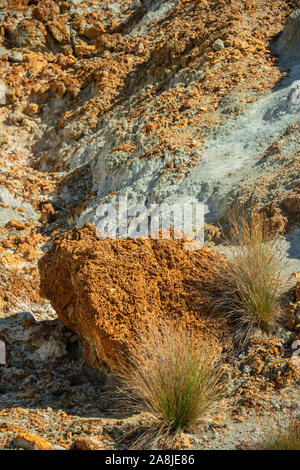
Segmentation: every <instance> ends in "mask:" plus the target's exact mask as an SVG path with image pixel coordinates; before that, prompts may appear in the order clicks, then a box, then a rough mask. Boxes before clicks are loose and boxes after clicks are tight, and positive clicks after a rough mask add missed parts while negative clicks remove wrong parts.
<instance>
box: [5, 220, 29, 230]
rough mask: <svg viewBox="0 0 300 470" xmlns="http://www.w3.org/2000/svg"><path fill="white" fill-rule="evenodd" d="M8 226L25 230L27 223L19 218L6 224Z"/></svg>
mask: <svg viewBox="0 0 300 470" xmlns="http://www.w3.org/2000/svg"><path fill="white" fill-rule="evenodd" d="M5 227H6V228H10V229H15V230H24V229H25V225H24V224H23V223H22V222H20V221H19V220H16V219H12V220H10V221H9V222H7V224H6V225H5Z"/></svg>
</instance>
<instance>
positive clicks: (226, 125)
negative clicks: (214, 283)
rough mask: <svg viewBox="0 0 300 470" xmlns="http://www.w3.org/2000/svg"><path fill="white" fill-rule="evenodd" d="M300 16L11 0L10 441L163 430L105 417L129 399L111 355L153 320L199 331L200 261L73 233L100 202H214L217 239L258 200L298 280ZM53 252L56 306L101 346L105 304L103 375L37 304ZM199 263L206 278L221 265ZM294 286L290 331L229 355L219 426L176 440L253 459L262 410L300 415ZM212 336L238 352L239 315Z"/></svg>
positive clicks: (1, 374) (3, 166)
mask: <svg viewBox="0 0 300 470" xmlns="http://www.w3.org/2000/svg"><path fill="white" fill-rule="evenodd" d="M298 8H300V3H299V1H297V0H290V1H289V0H286V1H283V0H272V1H270V0H268V1H267V0H228V1H227V0H203V1H199V0H169V1H168V0H166V1H163V0H153V1H151V0H141V1H140V0H116V1H115V2H111V1H109V0H101V1H100V0H92V1H89V0H88V1H84V2H83V1H80V0H57V1H53V0H43V1H42V0H40V1H39V0H24V1H23V0H0V157H1V160H0V268H1V269H0V318H2V319H1V320H0V339H2V340H4V341H5V342H6V344H7V347H8V362H7V366H4V367H3V366H0V406H1V410H0V446H2V447H5V448H11V447H13V448H16V447H22V445H23V446H25V444H24V440H25V441H26V442H27V444H26V445H27V446H29V448H30V446H31V447H34V446H35V445H36V446H43V445H46V446H47V445H50V447H51V446H53V445H55V446H62V447H64V448H69V446H70V445H75V444H74V442H75V441H76V440H77V444H76V446H77V447H78V448H84V446H90V448H91V447H93V446H94V447H98V448H115V447H120V448H122V446H123V447H126V445H129V440H128V442H127V441H126V439H125V441H123V442H121V444H120V442H119V439H120V438H122V437H124V435H127V432H128V431H132V430H134V429H135V428H136V427H137V424H140V423H142V424H145V423H147V422H148V421H147V420H148V419H149V418H148V417H147V416H146V417H144V416H142V415H141V416H128V415H126V413H124V412H119V411H110V409H114V407H115V399H116V398H117V397H115V390H114V388H113V384H111V382H110V380H108V382H106V385H105V377H104V376H105V374H104V372H103V373H102V372H101V371H100V372H99V358H100V362H101V359H103V357H106V356H107V353H108V350H109V349H110V346H111V345H110V341H113V342H115V343H114V344H117V349H118V348H120V349H122V347H121V346H122V345H124V342H125V343H126V341H129V340H130V338H131V339H132V338H133V337H134V334H133V333H132V331H134V329H132V327H133V325H134V324H135V323H136V318H137V319H138V321H139V322H141V324H142V323H143V321H144V320H145V316H147V312H145V310H147V311H148V310H149V316H151V315H152V314H153V313H154V314H155V315H156V314H157V312H158V311H159V312H160V315H163V314H164V315H167V316H170V317H172V315H173V314H174V315H175V317H176V316H181V317H183V318H185V319H186V320H187V319H188V320H189V321H191V322H192V323H193V324H194V323H195V321H196V320H195V318H196V319H197V315H198V314H199V311H200V310H199V308H198V306H196V307H195V305H196V304H195V305H193V304H192V301H191V300H190V297H189V295H190V293H189V291H188V290H186V289H187V287H186V286H185V285H184V284H182V282H183V278H184V277H185V275H186V272H187V271H189V272H190V271H191V270H193V269H194V264H193V263H194V261H193V256H192V254H189V255H188V254H182V252H181V249H182V247H181V245H180V243H179V244H178V245H177V244H176V243H175V241H172V243H171V244H170V246H169V245H167V246H168V247H167V248H165V249H163V248H161V247H160V246H159V245H158V248H157V247H156V243H152V242H151V243H150V242H145V241H138V242H136V243H137V246H138V249H137V253H139V256H140V257H144V258H143V259H144V260H145V261H144V262H146V261H147V263H146V265H145V266H143V261H142V259H140V261H137V260H138V259H139V256H137V255H135V251H134V250H131V248H130V241H122V242H120V243H118V241H114V242H111V241H102V242H101V241H98V240H96V239H95V235H94V232H93V229H92V228H91V226H90V225H86V226H85V227H84V228H82V229H81V228H78V226H79V227H81V226H82V225H83V223H85V222H89V223H92V224H95V225H96V224H97V221H98V218H97V217H98V216H97V208H98V207H99V205H100V204H103V203H108V202H112V203H116V202H117V201H118V197H119V196H127V198H128V200H130V202H131V203H132V204H135V203H144V204H146V205H147V206H148V205H150V204H151V203H170V204H173V203H175V202H204V203H205V208H206V222H207V224H210V225H209V227H208V229H207V232H209V233H211V234H212V238H213V234H214V233H215V230H216V229H214V228H213V225H211V224H214V223H217V222H218V221H219V220H220V219H221V220H223V221H225V222H226V221H227V218H228V215H229V214H230V213H231V212H234V211H235V210H240V209H243V210H246V211H247V210H248V209H250V210H251V209H252V208H253V207H254V206H257V207H258V209H259V210H262V211H263V212H264V214H265V216H266V217H267V219H268V223H269V225H270V227H271V228H272V229H274V228H275V229H280V231H281V232H283V233H284V234H285V236H286V238H285V240H283V242H282V243H283V246H284V248H285V250H286V255H287V259H288V261H289V262H290V268H289V269H288V270H287V272H288V274H291V273H292V272H295V271H299V269H300V268H299V258H300V252H299V236H300V235H299V216H300V198H299V195H300V184H299V161H300V160H299V152H300V148H299V142H300V119H299V112H300V100H299V93H300V92H299V80H300V65H299V61H300V56H299V50H300V49H299V46H300V38H299V24H300V10H298ZM282 31H283V33H282ZM70 229H72V230H71V231H70V232H69V233H67V234H64V233H65V232H66V231H68V230H70ZM53 239H54V240H55V241H54V245H52V251H51V250H50V253H51V254H50V255H49V257H50V258H49V259H50V260H51V263H50V261H49V266H48V268H47V269H49V271H48V272H47V269H46V266H47V263H46V261H45V258H43V260H44V261H42V268H40V269H42V276H43V285H44V291H43V292H42V293H43V295H46V296H47V298H48V299H50V300H51V303H52V305H53V306H54V307H55V309H56V310H57V312H58V313H59V316H60V318H61V319H62V320H63V321H64V323H65V324H66V325H67V326H68V327H69V328H71V329H73V330H74V331H75V332H76V333H78V334H79V336H81V339H82V338H83V339H84V341H85V342H86V344H87V343H88V341H89V339H90V338H86V337H85V336H86V335H87V332H86V331H85V327H84V326H85V323H86V322H85V320H84V315H87V314H88V312H90V311H91V309H93V308H94V309H95V312H96V313H95V315H94V316H92V321H91V325H92V326H91V332H92V331H94V328H93V321H94V320H95V318H96V317H97V315H100V316H99V318H101V319H102V321H103V324H101V321H100V323H99V322H98V323H97V328H98V327H99V331H100V336H101V335H103V337H102V342H101V344H100V345H99V350H98V353H97V354H98V356H97V354H96V356H97V360H95V359H91V358H90V361H89V364H90V365H93V360H94V362H95V364H96V366H95V364H94V366H95V367H96V369H97V368H98V371H97V372H95V371H93V370H92V369H89V367H88V366H86V365H85V363H84V361H83V359H82V351H81V348H82V347H81V345H80V341H79V338H78V337H77V335H75V334H73V332H72V331H71V330H69V329H67V328H65V327H64V326H63V325H62V323H60V321H59V320H58V319H56V312H55V311H54V310H53V309H52V307H51V306H50V303H48V301H46V300H45V299H44V298H41V296H40V291H39V284H40V274H39V272H38V269H37V262H38V260H39V259H40V258H41V257H42V255H43V253H44V252H48V251H49V249H50V246H51V242H52V240H53ZM114 243H116V246H115V247H114ZM122 243H123V244H122ZM152 245H153V246H152ZM53 246H54V247H57V250H58V251H57V253H56V252H55V250H54V252H53ZM155 247H156V248H155ZM160 250H161V251H160ZM53 253H54V254H53ZM78 256H80V257H82V263H81V264H80V266H81V271H80V272H79V271H78V269H79V265H78V258H77V257H78ZM195 256H196V257H197V255H195ZM201 256H202V258H201V262H203V263H204V259H205V260H206V261H205V262H206V263H207V264H206V265H205V266H206V268H205V269H208V270H209V262H210V263H213V262H214V261H213V260H214V259H218V260H219V258H214V257H215V256H217V255H216V254H214V255H213V254H209V255H208V260H210V261H209V262H207V259H206V258H205V256H204V255H201ZM210 256H211V257H212V258H210ZM120 260H121V262H122V263H123V264H122V266H123V268H122V269H123V270H124V272H123V276H124V282H123V283H122V282H121V283H120V281H119V278H118V263H120ZM43 263H44V264H43ZM164 263H165V264H164ZM181 264H182V265H183V266H181ZM200 264H201V263H200ZM200 268H201V269H202V268H203V267H202V265H201V266H200ZM197 269H198V268H197ZM201 269H200V271H199V269H198V271H197V270H196V272H197V273H198V274H199V272H201ZM99 270H100V271H99ZM172 270H173V271H172ZM103 272H105V273H106V274H105V275H104V274H103ZM99 273H100V274H99ZM154 273H155V274H154ZM76 276H78V277H76ZM80 276H81V277H80ZM69 278H70V279H72V282H70V285H68V284H67V282H64V281H66V280H67V279H69ZM99 279H101V289H102V290H101V292H102V294H101V296H100V295H99V292H98V291H97V282H98V281H99ZM149 279H151V282H152V284H150V285H148V284H147V283H148V281H149ZM47 283H48V284H47ZM294 284H295V281H294V280H292V283H291V284H290V285H291V291H290V294H289V301H290V305H289V307H288V317H289V323H288V325H285V326H284V327H282V328H281V329H280V331H279V333H278V335H277V336H276V335H275V336H272V337H271V338H268V339H266V338H263V339H262V338H254V339H253V342H252V343H251V344H250V345H249V348H248V350H247V351H246V352H243V353H242V354H241V355H240V356H238V357H237V356H236V357H234V358H232V357H231V356H230V354H229V356H230V357H228V358H226V360H224V368H225V369H226V370H227V373H228V383H229V391H228V395H227V397H226V399H225V402H224V406H223V408H222V410H221V412H220V414H219V415H218V416H215V417H214V418H213V419H212V421H211V422H209V423H208V424H207V425H206V428H205V433H203V431H201V432H200V431H199V432H198V433H197V432H196V433H195V434H194V435H189V436H188V437H187V436H186V435H183V436H181V437H180V438H179V441H178V442H177V443H175V444H174V446H175V447H176V446H177V447H178V448H182V447H187V448H189V447H193V448H207V447H208V448H236V446H242V447H243V446H244V448H249V447H251V446H252V445H253V436H252V434H253V429H255V430H256V431H255V433H256V434H255V433H254V434H255V437H256V436H257V433H258V431H257V417H258V416H259V415H261V416H263V419H265V418H266V420H267V421H268V419H269V418H270V416H274V415H275V417H276V418H278V419H281V418H282V416H286V415H287V414H289V413H291V414H292V415H295V416H299V379H297V377H298V375H297V374H298V373H299V371H297V370H296V368H295V367H294V365H293V362H292V361H291V356H292V354H293V350H292V344H293V341H295V340H297V338H298V339H299V331H300V330H299V324H300V323H299V321H300V320H299V304H297V301H298V302H299V300H300V297H299V292H298V294H297V295H298V297H299V298H298V297H297V296H296V292H295V288H294ZM45 286H47V289H46V287H45ZM78 286H79V287H80V286H81V287H80V289H79V287H78ZM151 286H152V287H151ZM81 289H82V290H81ZM151 289H153V290H154V291H155V295H153V296H151ZM165 290H166V291H167V294H164V291H165ZM46 291H47V292H46ZM56 291H57V294H59V296H60V297H59V298H58V297H57V295H56ZM144 291H145V292H146V291H147V295H146V297H145V298H144V297H143V295H142V294H143V292H144ZM171 292H172V295H171ZM71 294H72V295H71ZM70 295H71V297H72V299H73V300H74V302H73V300H72V301H70ZM103 295H104V298H105V299H106V300H105V302H104V301H103V298H102V296H103ZM165 295H166V297H164V296H165ZM168 296H170V298H171V299H172V301H170V300H168V299H169V297H168ZM152 297H153V298H152ZM132 298H134V301H133V300H132ZM145 299H146V300H147V301H146V300H145ZM122 302H125V304H124V305H122ZM186 302H187V303H186ZM73 304H74V305H73ZM118 306H119V308H120V312H121V314H118V311H117V310H118ZM191 306H192V307H191ZM127 307H128V308H127ZM190 307H191V308H190ZM103 308H104V309H105V312H106V313H105V315H106V314H107V317H106V316H105V315H104V316H103V317H102V316H101V315H102V313H101V312H102V310H101V309H103ZM68 309H69V310H70V311H69V310H68ZM72 309H73V310H72ZM176 309H177V310H178V311H177V310H176ZM197 309H198V310H197ZM74 311H75V316H74V318H75V320H74V319H73V320H70V318H71V317H72V315H73V313H74ZM72 312H73V313H72ZM99 312H100V313H99ZM112 312H113V318H114V320H113V322H114V324H113V325H111V324H110V319H111V315H112ZM128 312H130V314H129V313H128ZM174 312H175V313H174ZM197 312H198V313H197ZM201 312H202V313H204V317H205V313H207V312H206V311H204V312H203V310H201ZM297 312H298V313H297ZM202 313H201V315H202ZM297 315H298V316H297ZM122 316H123V319H124V318H126V321H125V323H123V322H122ZM69 317H70V318H69ZM68 318H69V320H68ZM172 318H173V317H172ZM72 321H76V322H77V324H74V325H72ZM202 321H203V323H202ZM80 322H82V323H80ZM80 324H82V325H83V328H82V327H81V326H79V325H80ZM99 325H100V326H99ZM201 325H202V326H201V328H203V331H204V332H206V334H207V335H209V336H210V337H213V338H214V339H215V341H216V342H217V343H218V346H220V345H221V349H222V348H223V350H224V351H225V352H226V351H227V352H228V343H230V332H229V330H228V328H227V324H226V322H225V323H224V322H223V320H222V321H221V322H219V320H218V321H217V320H216V321H215V319H209V320H208V319H207V320H206V321H205V320H203V319H202V316H201ZM135 326H136V325H135ZM101 328H102V329H101ZM221 330H222V331H221ZM203 331H202V332H203ZM91 332H90V334H92V333H91ZM103 332H104V333H103ZM118 332H119V333H118ZM118 334H119V336H118ZM116 335H117V336H118V337H116ZM131 335H133V336H131ZM104 337H105V338H104ZM103 338H104V339H103ZM128 338H129V339H128ZM95 341H96V340H95ZM97 341H98V338H97ZM105 344H106V347H107V348H108V350H107V351H104V352H103V351H102V349H101V348H103V345H104V346H105ZM120 345H121V346H120ZM87 349H88V348H87ZM118 350H119V349H118ZM99 351H100V352H99ZM101 351H102V352H101ZM93 354H94V352H93V351H90V354H89V356H91V355H92V356H93ZM101 354H102V356H103V357H101ZM114 354H115V353H114ZM86 356H88V355H87V351H86ZM108 357H109V358H110V359H109V360H111V357H110V354H108ZM109 360H107V361H106V362H107V363H109ZM103 362H104V363H105V360H104V361H103ZM107 363H106V365H107ZM297 380H298V382H297ZM103 392H105V393H103ZM87 397H88V398H87ZM24 431H26V432H30V433H32V434H37V435H38V436H40V437H43V438H46V439H47V440H48V441H49V442H48V444H47V443H46V444H45V443H43V442H42V443H41V442H39V440H38V439H37V442H35V443H32V442H31V441H30V439H31V440H32V439H34V438H32V437H30V436H29V437H28V436H27V437H26V436H25V437H24V435H23V434H22V433H24ZM79 437H80V438H82V439H83V438H84V439H83V441H82V440H81V441H80V439H78V438H79ZM85 439H86V441H85ZM93 439H94V441H93ZM95 439H96V441H95ZM251 439H252V440H251ZM28 442H29V444H28ZM30 442H31V444H30ZM18 443H19V444H18ZM20 443H21V444H20ZM49 443H50V444H49ZM56 448H58V447H56Z"/></svg>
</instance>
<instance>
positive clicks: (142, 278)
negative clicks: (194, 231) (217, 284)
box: [39, 224, 229, 369]
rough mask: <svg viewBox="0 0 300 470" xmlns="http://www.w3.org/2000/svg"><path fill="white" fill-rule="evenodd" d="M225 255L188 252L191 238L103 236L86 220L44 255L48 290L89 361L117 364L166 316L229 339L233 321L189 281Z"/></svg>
mask: <svg viewBox="0 0 300 470" xmlns="http://www.w3.org/2000/svg"><path fill="white" fill-rule="evenodd" d="M218 259H219V256H218V255H217V254H216V253H214V252H212V251H209V250H207V249H203V250H201V251H200V250H199V251H187V250H186V249H185V247H184V241H183V240H176V241H175V240H160V241H158V240H150V239H135V240H129V239H126V240H120V239H105V240H99V239H98V238H97V235H96V230H95V228H94V227H93V226H92V225H89V224H86V225H85V226H84V227H83V228H81V229H78V228H75V229H73V230H72V231H70V232H68V233H67V234H65V235H63V236H62V237H60V238H58V239H57V240H55V242H54V244H53V247H52V251H51V252H50V253H49V254H46V255H44V256H43V258H42V259H41V260H40V263H39V269H40V274H41V294H42V296H45V297H46V298H47V299H49V300H50V301H51V304H52V306H53V307H54V309H55V310H56V312H57V314H58V316H59V318H60V319H61V320H62V321H63V323H64V324H65V325H66V326H68V327H69V328H71V329H73V330H74V331H76V332H77V333H78V335H79V336H80V337H81V339H82V341H83V345H84V348H85V359H86V361H87V363H88V364H89V365H90V366H91V367H94V368H96V369H97V368H99V367H101V366H103V365H105V366H107V367H109V368H115V367H116V365H117V361H118V360H120V359H121V353H122V352H126V351H128V350H129V348H130V346H131V345H133V344H134V341H135V338H136V335H137V333H138V332H139V331H142V330H143V331H144V330H145V329H146V328H147V326H150V325H152V324H155V323H157V322H158V321H159V320H164V321H166V322H175V321H177V320H178V319H182V320H183V321H185V322H186V323H187V325H189V326H190V327H191V328H193V330H197V332H198V333H199V336H205V338H206V339H207V340H211V341H212V342H214V343H215V344H214V345H215V347H220V344H221V338H222V337H223V340H222V341H224V337H225V338H226V335H227V339H228V338H229V333H228V329H227V324H226V322H225V320H224V319H214V318H209V317H208V312H209V309H207V307H205V306H204V304H202V303H201V299H200V301H198V302H195V293H194V291H193V288H192V286H191V284H190V283H188V282H186V281H188V278H197V277H201V271H202V272H203V270H204V269H207V268H208V266H209V264H210V263H215V262H217V261H218ZM225 342H226V339H225Z"/></svg>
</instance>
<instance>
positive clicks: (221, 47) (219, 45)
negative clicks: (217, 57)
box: [213, 39, 225, 51]
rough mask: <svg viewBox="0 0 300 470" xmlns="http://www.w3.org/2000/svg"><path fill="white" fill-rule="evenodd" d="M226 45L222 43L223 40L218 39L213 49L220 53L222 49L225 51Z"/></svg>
mask: <svg viewBox="0 0 300 470" xmlns="http://www.w3.org/2000/svg"><path fill="white" fill-rule="evenodd" d="M224 47H225V45H224V42H223V41H222V39H217V40H216V41H215V42H214V43H213V48H214V50H215V51H220V50H221V49H224Z"/></svg>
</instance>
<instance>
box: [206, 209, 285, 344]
mask: <svg viewBox="0 0 300 470" xmlns="http://www.w3.org/2000/svg"><path fill="white" fill-rule="evenodd" d="M278 242H279V236H278V235H276V234H271V233H270V232H268V231H267V230H265V228H264V220H263V217H262V216H261V215H260V214H258V213H257V212H256V211H254V212H253V214H252V217H251V220H250V221H249V222H247V221H246V220H245V218H241V220H240V221H239V222H237V221H234V222H233V223H232V234H231V237H230V242H228V251H229V253H228V256H227V257H226V258H224V262H223V263H222V264H220V265H218V266H215V267H214V268H213V272H210V277H209V278H208V279H205V280H204V282H203V285H202V288H203V289H207V290H208V291H209V292H210V295H211V297H212V298H213V303H214V304H215V308H216V310H218V311H220V312H222V313H225V314H226V315H228V316H229V317H230V318H231V319H233V321H234V323H235V327H236V338H235V339H236V342H237V343H241V342H244V341H246V340H247V339H248V338H249V337H250V336H251V335H252V334H253V333H254V332H255V331H256V330H257V329H260V330H262V331H271V330H273V329H274V327H275V326H276V324H277V322H278V319H279V317H280V312H281V309H280V302H279V299H280V294H281V289H282V284H283V280H282V277H281V273H282V271H283V269H284V260H283V256H282V254H281V250H280V247H279V243H278Z"/></svg>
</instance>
